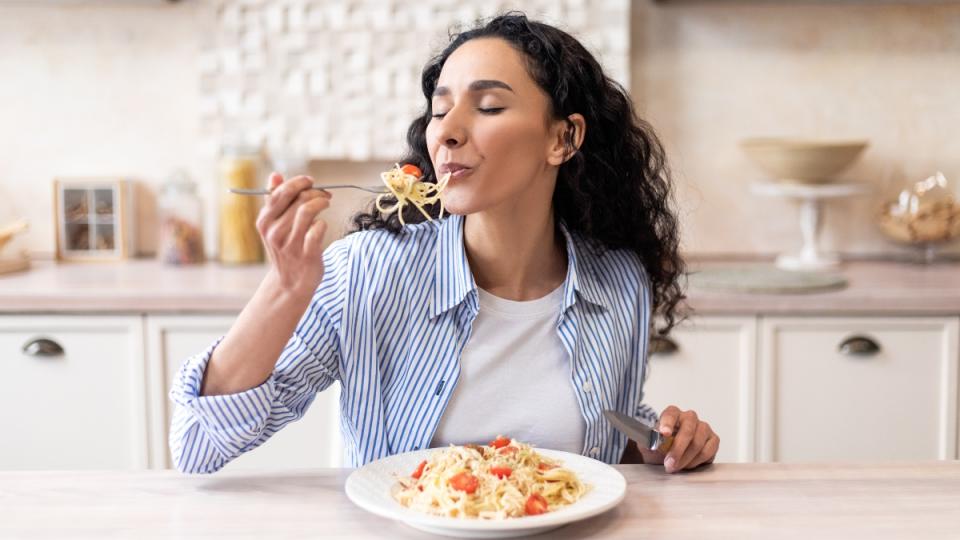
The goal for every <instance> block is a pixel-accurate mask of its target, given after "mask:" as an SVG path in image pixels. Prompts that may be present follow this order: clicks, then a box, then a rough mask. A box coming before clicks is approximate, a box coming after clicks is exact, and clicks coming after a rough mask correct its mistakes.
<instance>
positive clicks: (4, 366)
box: [0, 315, 147, 469]
mask: <svg viewBox="0 0 960 540" xmlns="http://www.w3.org/2000/svg"><path fill="white" fill-rule="evenodd" d="M142 335H143V323H142V319H141V318H140V317H138V316H131V317H102V316H90V315H85V316H82V317H79V316H25V315H4V316H0V377H2V379H3V381H4V384H3V385H2V388H3V390H2V391H0V425H2V426H3V432H4V437H3V444H0V469H142V468H146V467H147V445H146V441H147V430H146V426H147V422H146V420H147V418H146V406H145V405H146V397H145V380H144V364H143V353H144V350H143V340H142Z"/></svg>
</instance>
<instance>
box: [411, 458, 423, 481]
mask: <svg viewBox="0 0 960 540" xmlns="http://www.w3.org/2000/svg"><path fill="white" fill-rule="evenodd" d="M426 465H427V461H426V460H424V461H421V462H420V464H419V465H417V470H415V471H413V474H411V475H410V476H412V477H414V478H416V479H418V480H419V479H420V475H421V474H423V468H424V467H425V466H426Z"/></svg>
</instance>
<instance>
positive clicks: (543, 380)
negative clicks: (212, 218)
mask: <svg viewBox="0 0 960 540" xmlns="http://www.w3.org/2000/svg"><path fill="white" fill-rule="evenodd" d="M422 87H423V92H424V96H425V97H426V99H427V103H426V110H425V112H424V114H423V115H422V116H421V117H420V118H418V119H416V120H415V121H414V122H413V124H412V125H411V126H410V129H409V131H408V134H407V140H408V143H409V147H410V149H409V155H408V156H407V157H406V158H405V159H404V163H408V164H413V165H416V166H417V167H419V168H420V169H421V170H422V171H423V175H424V179H425V180H427V181H436V179H437V178H438V177H440V176H443V175H445V174H447V173H451V178H450V181H449V184H448V185H447V187H446V189H445V191H444V193H443V201H444V207H445V210H446V211H447V212H448V213H450V214H452V215H450V216H449V217H446V218H444V219H442V220H432V221H427V220H426V219H425V218H424V217H423V216H422V215H420V213H419V212H418V211H417V210H415V209H410V208H408V209H407V210H406V213H405V214H404V218H405V219H404V221H405V222H406V223H407V225H406V226H401V225H400V223H399V221H398V217H397V216H396V215H390V216H388V217H384V216H381V215H380V214H378V213H377V212H375V211H373V210H371V212H369V213H361V214H360V215H358V216H357V217H356V218H355V220H354V221H355V225H356V228H357V229H358V231H359V232H355V233H354V234H350V235H348V236H347V237H346V238H344V239H342V240H339V241H337V242H335V243H333V244H332V245H331V246H330V247H329V248H328V249H327V250H326V252H324V253H321V249H320V245H321V240H322V237H323V234H324V232H325V230H326V224H325V223H324V222H323V221H322V220H321V219H319V216H320V214H321V213H322V211H323V210H324V209H325V208H327V207H328V206H329V204H330V198H331V196H330V194H329V193H326V192H322V191H316V190H310V189H308V188H309V187H310V186H311V185H312V183H313V180H312V179H311V178H308V177H297V178H293V179H290V180H287V181H285V180H284V179H283V178H281V177H280V175H278V174H276V173H274V174H273V175H271V177H270V180H269V182H270V186H271V188H272V189H273V192H272V193H271V195H270V196H269V197H268V199H267V202H266V204H265V206H264V208H263V210H262V212H261V213H260V216H259V218H258V221H257V227H258V229H259V231H260V234H261V235H262V237H263V239H264V242H265V244H266V246H267V249H268V251H269V253H270V258H271V261H272V266H271V269H270V271H269V272H268V275H267V276H266V277H265V279H264V280H263V282H262V284H261V285H260V287H259V288H258V290H257V292H256V293H255V295H254V296H253V298H252V299H251V300H250V302H249V304H248V305H247V306H246V307H245V308H244V310H243V312H242V313H241V314H240V316H239V318H238V319H237V321H236V323H235V324H234V326H233V327H232V328H231V329H230V331H229V332H228V334H227V335H226V336H225V337H224V338H223V339H222V341H220V342H218V343H215V344H214V345H213V346H211V347H210V348H209V349H208V350H207V351H205V352H204V353H202V354H200V355H198V356H196V357H194V358H191V359H189V360H187V362H185V364H184V366H183V367H182V369H181V371H180V374H179V376H178V378H177V381H176V382H175V386H174V388H173V389H172V391H171V398H172V399H173V400H174V401H175V402H176V404H177V411H176V414H175V418H174V421H173V429H172V430H171V441H170V442H171V449H172V451H173V456H174V461H175V463H176V465H177V467H178V468H180V469H181V470H183V471H189V472H212V471H215V470H217V469H219V468H220V467H222V466H223V465H224V464H225V463H227V462H228V461H230V460H231V459H232V458H234V457H236V456H237V455H239V454H240V453H242V452H245V451H248V450H250V449H252V448H255V447H256V446H258V445H259V444H261V443H262V442H263V441H264V440H266V439H267V438H268V437H270V436H271V435H272V434H273V433H275V432H276V431H277V430H279V429H280V428H282V427H283V426H284V425H285V424H287V423H288V422H290V421H293V420H296V419H298V418H300V417H301V416H302V415H303V414H304V412H305V410H306V409H307V407H308V406H309V404H310V403H311V401H312V400H313V398H314V396H315V394H316V393H317V392H319V391H322V390H323V389H325V388H327V387H328V386H329V385H331V384H332V383H333V382H334V381H339V382H340V383H341V385H342V398H341V424H342V428H341V429H342V432H343V435H344V443H345V446H346V450H347V452H346V455H347V459H348V462H349V465H351V466H358V465H361V464H364V463H366V462H369V461H371V460H374V459H378V458H382V457H385V456H388V455H391V454H395V453H398V452H406V451H411V450H416V449H420V448H426V447H433V446H443V445H446V444H448V443H457V444H462V443H467V442H477V441H485V440H489V439H492V438H494V437H495V436H496V435H498V434H504V435H508V436H511V437H514V438H516V439H518V440H521V441H524V442H528V443H533V444H535V445H537V446H539V447H543V448H555V449H561V450H568V451H572V452H578V453H583V454H585V455H588V456H591V457H594V458H596V459H600V460H602V461H605V462H608V463H617V462H621V461H623V462H642V463H651V464H662V465H663V466H664V467H665V469H666V470H667V471H668V472H676V471H679V470H683V469H689V468H694V467H697V466H699V465H701V464H703V463H709V462H712V461H713V459H714V457H715V456H716V452H717V449H718V447H719V438H718V436H717V435H716V434H715V433H714V432H713V431H712V430H711V428H710V426H709V424H707V423H706V422H703V421H701V420H699V418H698V417H697V414H696V413H695V412H694V411H681V410H680V409H678V408H677V407H674V406H670V407H668V408H667V409H665V410H664V411H662V414H660V415H659V429H660V430H661V432H663V433H674V434H675V436H676V439H675V443H674V445H673V446H672V448H671V449H670V452H669V453H668V454H664V453H661V452H653V451H649V450H647V449H638V448H637V446H636V444H635V443H633V442H632V441H628V440H627V439H626V437H624V436H623V435H621V434H620V433H618V432H616V431H614V430H613V429H612V427H611V426H610V425H609V424H608V423H607V422H606V421H605V419H604V417H603V415H602V411H603V410H604V409H616V410H618V411H620V412H623V413H626V414H631V415H635V416H639V417H643V418H646V419H647V420H648V421H651V422H656V421H657V416H658V415H657V414H656V412H655V411H652V410H651V409H650V408H649V407H646V406H645V405H642V404H641V398H642V383H643V379H644V373H645V368H646V356H647V343H648V341H649V336H648V331H649V329H650V328H651V327H652V325H651V324H650V323H651V320H652V315H653V314H658V315H660V316H661V317H662V319H663V320H664V321H665V323H666V325H665V329H664V331H668V330H669V329H670V327H672V326H673V325H674V324H675V323H676V321H677V318H678V317H677V314H678V305H679V304H680V302H681V301H682V299H683V298H684V297H683V295H682V292H681V288H680V286H679V283H678V279H679V278H680V276H681V275H682V273H683V268H684V265H683V261H682V260H681V258H680V256H679V254H678V245H677V244H678V235H677V223H676V219H675V217H674V216H673V214H672V213H671V211H670V208H669V204H668V203H669V202H670V190H669V178H668V173H667V168H666V164H665V160H664V154H663V150H662V147H661V145H660V144H659V142H658V141H657V139H656V137H655V136H654V135H653V133H652V130H651V129H650V127H649V126H648V125H647V124H646V123H644V122H642V121H639V120H637V119H636V118H635V115H634V111H633V107H632V104H631V102H630V99H629V97H628V96H627V95H626V93H625V92H624V91H623V89H622V88H621V87H620V86H619V85H617V84H616V83H614V82H613V81H611V80H610V79H609V78H607V77H606V76H605V75H604V74H603V71H602V69H601V68H600V66H599V64H598V63H597V62H596V60H595V59H594V58H593V57H592V56H591V55H590V53H589V52H587V51H586V49H584V48H583V46H582V45H581V44H580V43H579V42H577V41H576V40H575V39H574V38H573V37H571V36H569V35H568V34H566V33H564V32H562V31H560V30H558V29H556V28H553V27H551V26H548V25H545V24H541V23H537V22H532V21H529V20H527V18H526V17H525V16H523V15H521V14H515V13H510V14H507V15H503V16H500V17H497V18H494V19H492V20H491V21H489V22H488V23H486V24H485V25H482V26H479V27H477V28H474V29H472V30H469V31H466V32H462V33H460V34H458V35H456V36H454V38H453V39H452V41H451V43H450V44H449V45H448V46H447V47H446V49H445V50H444V51H443V52H442V53H441V54H440V55H438V56H437V57H436V58H434V59H433V60H431V61H430V63H428V65H427V66H426V68H425V69H424V72H423V77H422ZM429 211H430V213H431V215H432V216H434V217H437V216H439V211H440V209H439V207H434V208H429Z"/></svg>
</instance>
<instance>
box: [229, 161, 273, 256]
mask: <svg viewBox="0 0 960 540" xmlns="http://www.w3.org/2000/svg"><path fill="white" fill-rule="evenodd" d="M261 165H262V163H261V157H260V153H259V152H258V151H257V150H256V149H255V148H252V147H249V146H239V145H227V146H224V148H223V152H222V153H221V157H220V165H219V174H220V183H221V187H222V189H221V190H220V192H221V193H222V195H221V197H222V198H221V199H220V249H219V252H220V262H222V263H226V264H254V263H261V262H263V256H264V254H263V244H262V243H261V242H260V234H259V233H258V232H257V224H256V221H257V213H258V212H259V211H260V206H261V205H262V204H263V198H262V197H256V196H250V195H237V194H234V193H230V192H228V191H227V190H228V189H229V188H241V189H254V188H257V187H259V185H258V184H259V178H260V173H261V168H262V166H261Z"/></svg>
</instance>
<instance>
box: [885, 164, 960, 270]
mask: <svg viewBox="0 0 960 540" xmlns="http://www.w3.org/2000/svg"><path fill="white" fill-rule="evenodd" d="M879 225H880V229H881V230H882V231H883V232H884V234H886V235H887V237H888V238H890V239H892V240H894V241H896V242H899V243H902V244H908V245H912V246H916V247H918V248H920V249H921V250H922V257H921V259H922V260H920V261H918V262H924V263H932V262H934V261H935V260H936V258H937V253H936V250H937V247H938V246H940V245H943V244H945V243H947V242H950V241H952V240H954V239H955V238H957V237H958V236H960V200H958V199H957V197H956V195H955V194H954V190H953V188H952V187H951V186H950V184H949V183H948V182H947V178H946V176H944V174H943V173H942V172H939V171H938V172H937V173H936V174H934V175H932V176H930V177H928V178H926V179H925V180H922V181H919V182H911V183H910V185H909V186H908V187H906V188H905V189H903V190H902V191H901V192H900V193H899V194H898V195H897V197H896V199H895V200H891V201H887V202H886V203H884V205H883V207H882V209H881V211H880V216H879Z"/></svg>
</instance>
